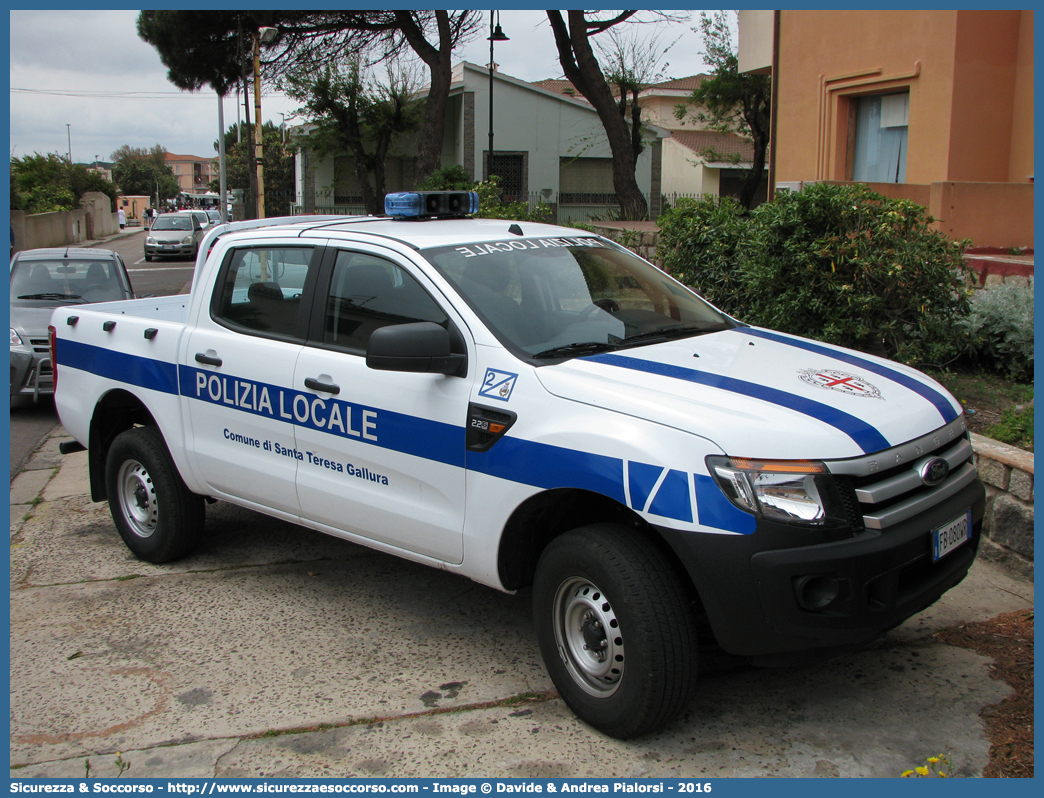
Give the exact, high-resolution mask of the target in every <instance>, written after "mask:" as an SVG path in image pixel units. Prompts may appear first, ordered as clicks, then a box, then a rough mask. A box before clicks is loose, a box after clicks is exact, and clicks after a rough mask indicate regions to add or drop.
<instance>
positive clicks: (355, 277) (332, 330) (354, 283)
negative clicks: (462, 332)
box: [323, 252, 449, 351]
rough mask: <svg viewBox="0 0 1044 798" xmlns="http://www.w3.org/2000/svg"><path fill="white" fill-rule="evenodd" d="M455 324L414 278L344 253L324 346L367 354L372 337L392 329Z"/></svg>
mask: <svg viewBox="0 0 1044 798" xmlns="http://www.w3.org/2000/svg"><path fill="white" fill-rule="evenodd" d="M416 321H431V322H435V323H436V324H440V325H442V326H446V324H447V323H448V322H449V319H448V318H447V317H446V314H445V313H443V312H442V309H441V308H440V307H439V306H438V304H437V303H436V302H435V300H434V299H432V298H431V296H429V295H428V293H427V292H426V291H425V290H424V289H423V288H422V287H421V285H420V284H419V283H418V282H417V281H416V280H415V279H414V278H413V277H412V276H410V274H409V273H408V272H406V271H404V270H403V269H401V268H399V267H398V266H396V265H395V264H394V263H392V262H391V261H387V260H384V259H383V258H378V257H376V256H374V255H369V254H366V253H364V252H340V253H338V255H337V261H336V262H335V263H334V269H333V279H332V280H331V281H330V295H329V297H328V299H327V302H326V320H325V323H324V327H323V343H325V344H330V345H334V346H343V347H345V348H348V349H357V350H361V351H365V350H366V346H367V344H369V342H370V334H371V333H373V331H374V330H376V329H379V328H381V327H386V326H388V325H389V324H408V323H410V322H416Z"/></svg>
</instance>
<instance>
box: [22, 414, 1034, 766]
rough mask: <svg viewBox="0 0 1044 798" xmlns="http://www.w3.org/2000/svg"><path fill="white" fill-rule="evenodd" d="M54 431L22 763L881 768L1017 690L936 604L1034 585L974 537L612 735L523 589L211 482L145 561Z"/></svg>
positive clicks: (27, 646) (928, 748)
mask: <svg viewBox="0 0 1044 798" xmlns="http://www.w3.org/2000/svg"><path fill="white" fill-rule="evenodd" d="M63 439H64V438H63V434H62V431H61V429H60V428H59V430H57V431H56V433H55V434H53V435H52V436H51V437H50V438H48V439H47V440H46V442H45V444H44V445H43V446H42V447H41V448H40V449H39V450H38V451H37V452H36V453H35V454H34V455H33V456H32V457H31V458H30V460H29V462H28V465H27V467H26V469H25V470H24V471H22V473H20V474H19V475H18V476H17V477H16V478H15V480H14V481H13V482H12V483H11V685H10V686H11V693H10V695H11V728H10V741H11V742H10V761H11V764H12V769H11V771H10V775H11V776H12V777H14V778H34V777H69V778H73V777H82V776H83V774H84V761H85V760H86V759H88V758H89V759H90V761H91V775H92V776H97V777H103V778H104V777H112V776H115V775H116V767H115V765H114V762H115V757H116V752H122V758H123V760H124V761H127V762H130V763H131V766H132V767H131V770H129V771H128V772H127V774H125V775H126V776H129V777H132V778H134V777H137V778H144V777H186V778H187V777H199V778H237V777H253V776H272V777H345V776H363V777H373V776H392V777H438V778H444V777H452V776H459V777H520V778H568V777H598V778H608V777H667V778H670V777H682V778H688V777H696V778H701V779H708V778H716V777H726V776H734V777H735V776H744V777H759V776H761V777H763V776H798V777H824V776H856V777H882V778H887V777H896V776H898V775H899V773H901V772H902V771H903V770H906V769H908V768H910V767H913V766H914V765H917V764H921V763H923V761H924V759H925V757H926V756H930V755H933V754H937V753H939V751H952V752H953V754H954V764H955V767H956V768H957V774H958V775H962V776H978V775H981V772H982V768H983V767H984V766H985V765H986V763H987V761H988V755H989V741H988V740H987V739H986V737H985V733H984V727H983V722H982V720H981V718H980V717H979V713H980V711H981V710H982V709H983V708H984V707H986V706H989V705H994V704H997V703H999V702H1000V701H1002V700H1003V699H1004V697H1005V696H1006V695H1008V694H1009V692H1010V691H1009V689H1008V687H1007V685H1005V684H1003V683H1001V682H998V681H996V680H994V679H992V678H990V675H989V664H990V661H989V660H988V659H987V658H985V657H982V656H979V655H978V654H975V653H974V652H971V651H969V650H966V649H960V648H954V647H951V646H948V645H945V644H942V643H940V642H938V641H937V640H936V639H935V638H934V637H933V634H934V633H935V632H936V631H938V630H939V629H941V628H944V627H948V626H953V625H956V624H960V623H967V622H974V621H980V620H986V619H988V618H992V617H995V616H996V615H998V614H1000V613H1004V612H1010V611H1014V610H1019V609H1024V608H1029V607H1032V606H1033V584H1032V582H1029V581H1026V580H1023V579H1019V578H1017V577H1014V576H1012V575H1011V574H1010V573H1008V572H1006V571H1004V570H1003V569H1002V568H1000V567H999V566H998V565H996V564H994V563H989V562H986V561H983V560H981V559H980V561H978V562H977V563H976V565H975V566H974V567H973V569H972V571H971V574H970V575H969V577H968V578H967V579H966V580H965V581H964V582H963V583H962V584H961V585H959V586H958V587H957V588H955V589H954V590H952V591H950V593H948V594H947V595H946V596H945V597H944V598H943V600H942V601H940V602H939V603H937V604H936V605H935V606H933V607H931V608H930V609H929V610H927V611H925V612H924V613H922V614H921V615H919V616H916V617H915V618H912V619H911V620H910V621H908V622H907V623H905V624H903V626H901V627H900V628H898V629H896V630H893V631H892V632H891V633H889V634H888V635H887V636H886V637H885V638H883V639H882V640H881V641H879V642H878V643H876V644H874V645H873V646H871V647H869V648H868V649H867V650H866V651H863V652H860V653H858V654H854V655H852V656H849V657H846V658H844V659H841V660H838V661H836V662H833V663H829V664H824V665H821V666H814V667H807V668H798V669H765V670H762V669H754V668H750V667H748V666H746V665H745V664H741V663H737V662H736V661H733V660H729V659H728V658H725V659H721V660H715V659H714V658H713V657H710V658H704V661H703V663H702V674H701V681H700V688H699V690H698V692H697V696H696V698H695V699H694V700H693V703H692V705H691V706H690V708H689V709H688V710H686V712H685V713H683V715H682V717H681V718H679V719H678V720H677V721H675V722H674V723H673V724H671V725H670V726H669V727H668V728H667V729H665V730H664V731H663V732H660V733H658V734H655V735H651V736H649V737H647V738H643V739H641V740H637V741H630V742H620V741H617V740H611V739H608V738H605V737H603V736H602V735H600V734H598V733H597V732H594V731H593V730H592V729H590V728H589V727H587V726H586V725H584V724H583V723H581V722H579V721H578V720H577V719H576V718H575V717H574V716H573V715H572V714H571V713H570V712H569V710H568V708H566V707H565V706H564V704H563V703H562V702H561V700H560V699H559V698H558V697H557V694H556V693H555V692H554V689H553V686H552V685H551V683H550V680H549V679H548V677H547V674H546V671H545V670H544V668H543V664H542V662H541V660H540V655H539V652H538V650H537V646H536V642H535V639H534V635H533V629H532V623H531V619H530V609H529V602H528V597H527V596H526V595H525V594H524V593H523V594H521V595H518V596H507V595H504V594H501V593H498V592H496V591H493V590H489V589H487V588H484V587H481V586H478V585H475V584H474V583H472V582H469V581H467V580H465V579H462V578H460V577H457V576H454V575H451V574H447V573H445V572H442V571H438V570H436V569H432V568H426V567H424V566H420V565H415V564H412V563H408V562H405V561H403V560H399V559H397V558H394V557H390V556H386V555H383V554H378V553H376V552H373V551H371V550H369V549H366V548H363V547H360V546H356V545H353V544H350V543H347V542H345V541H341V540H337V539H335V538H331V537H328V536H324V535H319V534H317V533H313V532H310V531H308V530H303V529H301V528H299V527H294V526H292V525H290V524H286V523H284V522H281V521H276V520H274V519H270V518H266V517H264V516H260V515H257V514H256V513H252V512H249V511H246V510H242V509H240V508H237V507H233V506H231V505H228V504H226V503H223V502H219V503H217V504H215V505H211V506H209V507H208V510H207V534H206V541H205V543H204V545H203V546H202V548H201V549H200V551H198V552H197V553H196V554H194V555H192V556H191V557H188V558H186V559H185V560H182V561H179V562H176V563H170V564H167V565H163V566H152V565H149V564H147V563H142V562H140V561H138V560H136V559H134V558H133V557H132V556H131V555H130V554H129V552H127V550H126V548H125V547H124V546H123V543H122V541H120V539H119V537H118V535H117V534H116V532H115V529H114V528H113V525H112V521H111V519H110V517H109V513H108V508H107V507H106V506H105V505H104V504H94V503H91V502H90V501H89V499H88V497H87V495H86V494H87V490H88V483H87V456H86V453H85V452H79V453H76V454H72V455H66V456H62V455H61V454H59V452H58V444H59V442H60V441H61V440H63Z"/></svg>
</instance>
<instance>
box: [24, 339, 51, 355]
mask: <svg viewBox="0 0 1044 798" xmlns="http://www.w3.org/2000/svg"><path fill="white" fill-rule="evenodd" d="M29 345H30V346H31V347H32V348H33V351H34V352H50V351H51V345H50V342H49V341H48V340H47V339H46V338H30V339H29Z"/></svg>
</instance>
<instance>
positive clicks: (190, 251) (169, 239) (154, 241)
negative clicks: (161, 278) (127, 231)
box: [145, 211, 208, 261]
mask: <svg viewBox="0 0 1044 798" xmlns="http://www.w3.org/2000/svg"><path fill="white" fill-rule="evenodd" d="M203 215H204V216H206V213H203ZM207 227H208V225H206V224H203V223H202V222H200V220H199V218H198V217H197V216H196V215H195V214H194V213H193V212H192V211H179V212H178V213H164V214H162V215H160V216H158V217H157V218H156V221H155V222H153V224H152V229H151V230H149V232H148V234H147V235H146V236H145V260H149V261H150V260H152V259H153V258H154V257H156V256H157V255H165V256H170V257H182V258H183V257H186V256H188V257H191V258H195V257H196V253H197V252H198V251H199V242H200V241H202V240H203V236H204V235H205V234H206V228H207Z"/></svg>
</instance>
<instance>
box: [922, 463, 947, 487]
mask: <svg viewBox="0 0 1044 798" xmlns="http://www.w3.org/2000/svg"><path fill="white" fill-rule="evenodd" d="M918 473H919V474H920V477H921V482H923V483H924V484H925V485H928V486H929V487H931V486H934V485H938V484H939V483H940V482H942V481H943V480H944V479H946V477H947V476H949V474H950V464H949V463H947V462H946V461H945V460H943V459H942V458H941V457H933V458H932V459H931V460H928V461H927V462H926V463H924V464H923V465H922V466H921V468H920V470H919V471H918Z"/></svg>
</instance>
